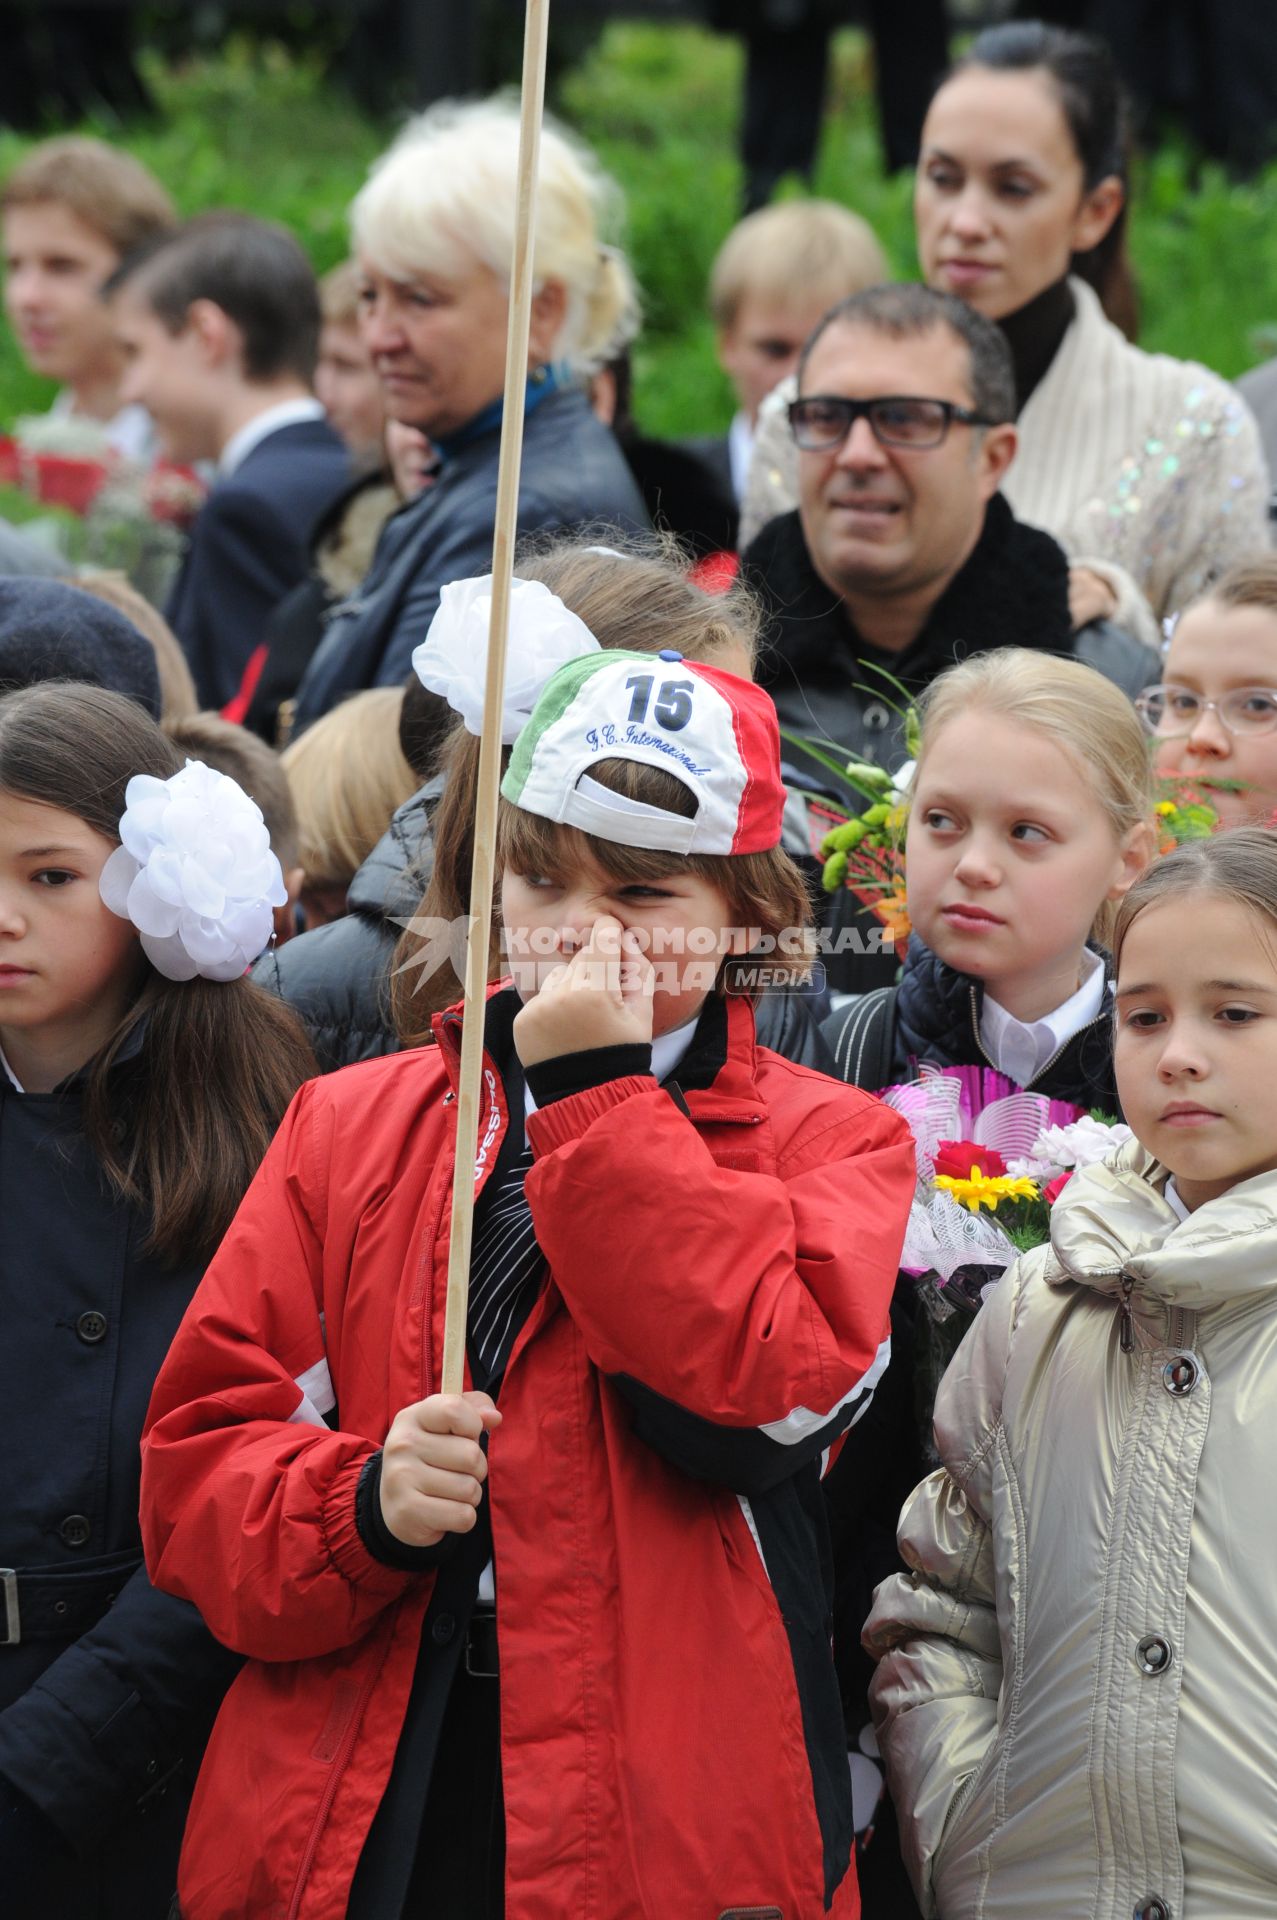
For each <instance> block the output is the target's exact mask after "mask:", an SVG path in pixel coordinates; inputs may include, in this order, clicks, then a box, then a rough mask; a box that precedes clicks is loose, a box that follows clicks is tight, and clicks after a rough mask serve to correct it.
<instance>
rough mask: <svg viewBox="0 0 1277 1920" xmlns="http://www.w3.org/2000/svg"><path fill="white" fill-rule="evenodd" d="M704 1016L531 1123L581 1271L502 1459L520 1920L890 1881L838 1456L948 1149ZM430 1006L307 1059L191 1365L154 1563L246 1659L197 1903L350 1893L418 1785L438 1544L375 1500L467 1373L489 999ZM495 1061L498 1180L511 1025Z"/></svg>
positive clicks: (207, 1293)
mask: <svg viewBox="0 0 1277 1920" xmlns="http://www.w3.org/2000/svg"><path fill="white" fill-rule="evenodd" d="M707 1020H708V1022H709V1023H711V1024H712V1022H713V1021H715V1020H717V1022H718V1023H719V1032H718V1035H717V1061H716V1063H715V1065H714V1067H713V1069H712V1070H711V1071H709V1072H708V1073H707V1075H705V1076H704V1078H705V1084H703V1085H700V1086H697V1085H694V1084H691V1082H692V1080H693V1079H694V1078H695V1076H693V1075H691V1074H688V1073H686V1072H684V1073H682V1075H681V1079H682V1081H684V1082H686V1083H687V1084H685V1085H684V1087H683V1090H682V1092H681V1095H680V1097H679V1098H676V1097H675V1093H674V1090H672V1089H666V1088H663V1087H661V1086H658V1084H657V1082H656V1081H655V1080H654V1079H653V1078H652V1076H651V1075H650V1074H635V1075H632V1076H628V1077H625V1078H623V1079H618V1080H613V1081H610V1082H607V1083H605V1084H604V1085H601V1086H596V1087H593V1088H590V1089H588V1090H586V1091H583V1092H580V1093H577V1094H572V1095H570V1096H568V1097H566V1098H564V1099H561V1100H558V1101H556V1102H554V1103H553V1104H552V1105H550V1106H547V1107H544V1108H541V1109H540V1110H539V1111H537V1112H536V1113H534V1114H533V1115H532V1117H531V1120H530V1121H529V1129H528V1130H529V1135H530V1139H531V1143H532V1146H533V1149H534V1153H535V1162H534V1165H533V1167H532V1170H531V1172H530V1173H529V1175H528V1182H527V1194H528V1199H529V1203H530V1205H531V1209H532V1216H533V1219H534V1221H535V1223H536V1228H537V1234H538V1238H539V1240H540V1243H541V1246H542V1248H543V1249H544V1252H545V1254H546V1258H547V1262H548V1279H547V1281H546V1283H545V1285H544V1287H543V1290H542V1292H541V1294H540V1296H539V1298H538V1300H537V1302H536V1304H535V1305H534V1306H533V1308H532V1311H531V1313H530V1314H529V1317H528V1319H527V1320H526V1321H525V1323H524V1325H523V1327H522V1330H521V1332H520V1334H519V1336H518V1339H517V1342H516V1344H515V1347H514V1350H513V1352H512V1355H511V1358H510V1361H509V1364H508V1366H507V1369H506V1373H505V1377H504V1381H503V1384H502V1388H501V1408H502V1412H503V1414H504V1416H505V1418H504V1422H503V1424H502V1426H501V1428H500V1429H499V1431H497V1432H496V1433H495V1434H494V1435H493V1436H492V1439H491V1444H490V1447H489V1462H490V1471H489V1477H488V1482H487V1488H488V1496H487V1498H488V1507H489V1511H490V1517H491V1524H492V1538H493V1544H494V1556H495V1562H496V1569H497V1585H498V1596H499V1597H498V1610H497V1622H498V1630H499V1636H500V1662H501V1719H502V1778H503V1786H504V1796H505V1815H506V1834H507V1878H506V1888H507V1892H506V1913H507V1916H508V1920H647V1916H650V1915H653V1914H670V1915H675V1914H677V1915H680V1916H681V1915H707V1916H712V1917H714V1920H717V1916H719V1915H722V1914H724V1913H727V1912H730V1911H732V1910H734V1909H737V1908H742V1909H746V1910H757V1911H762V1912H767V1911H770V1910H772V1909H778V1910H779V1911H781V1912H782V1913H783V1914H784V1915H785V1916H786V1920H807V1917H808V1916H813V1917H814V1916H818V1915H820V1914H823V1913H825V1912H826V1911H828V1912H831V1913H833V1914H834V1915H836V1916H838V1920H850V1917H851V1916H855V1915H856V1914H857V1913H858V1911H859V1901H858V1897H857V1893H856V1886H855V1875H854V1872H853V1871H852V1868H851V1864H850V1853H851V1842H852V1832H851V1806H850V1793H849V1786H848V1773H847V1760H846V1750H845V1739H844V1735H843V1729H842V1723H841V1716H840V1713H839V1708H838V1698H837V1689H836V1683H835V1680H834V1675H833V1668H832V1660H831V1655H830V1646H829V1634H830V1602H829V1594H828V1591H827V1579H826V1575H827V1550H826V1541H825V1535H824V1530H823V1528H824V1523H823V1515H822V1513H821V1508H820V1492H819V1486H818V1480H819V1474H820V1462H821V1456H822V1453H823V1452H824V1450H825V1449H826V1448H828V1447H829V1446H830V1445H831V1444H832V1443H833V1442H834V1441H835V1440H836V1439H837V1438H838V1437H839V1436H840V1435H841V1434H842V1432H843V1431H845V1429H846V1428H847V1426H849V1425H850V1423H851V1422H852V1420H853V1419H854V1418H855V1417H856V1415H857V1413H858V1411H861V1410H863V1408H864V1406H865V1405H867V1403H868V1396H869V1394H870V1392H871V1390H872V1388H873V1385H874V1383H875V1382H876V1380H877V1378H878V1377H879V1375H880V1374H881V1372H882V1370H883V1368H884V1367H885V1365H886V1362H887V1359H888V1340H887V1326H888V1303H889V1300H890V1296H891V1289H892V1285H893V1283H894V1280H895V1269H896V1263H897V1259H898V1255H899V1249H900V1245H901V1241H902V1237H903V1230H904V1224H905V1219H906V1216H907V1213H908V1208H909V1203H910V1198H911V1195H912V1192H913V1187H914V1154H913V1147H912V1142H911V1139H910V1136H909V1133H908V1130H907V1128H906V1127H905V1126H904V1124H903V1122H902V1121H901V1120H900V1118H899V1116H898V1115H896V1114H894V1113H892V1112H891V1111H889V1110H888V1109H886V1108H884V1107H881V1106H879V1105H878V1104H877V1103H876V1102H874V1101H873V1100H871V1099H870V1098H869V1097H868V1096H867V1095H865V1094H862V1093H860V1092H858V1091H857V1090H855V1089H852V1088H849V1087H844V1086H842V1085H840V1084H838V1083H837V1082H835V1081H832V1080H829V1079H827V1078H825V1077H824V1076H823V1075H821V1074H814V1073H811V1072H809V1071H807V1070H806V1069H804V1068H802V1067H798V1066H795V1065H793V1064H791V1063H790V1062H789V1061H786V1060H782V1059H781V1058H779V1056H777V1055H774V1054H771V1053H769V1052H767V1051H766V1050H765V1049H761V1048H758V1047H756V1045H755V1041H754V1035H753V1018H752V1012H751V1009H750V1007H749V1005H748V1003H747V1002H745V1001H742V1000H732V1001H730V1002H727V1003H724V1002H721V1001H715V1002H713V1003H711V1006H710V1008H708V1009H707V1015H706V1016H703V1017H702V1023H701V1029H706V1027H707ZM701 1029H698V1034H697V1045H698V1046H699V1045H700V1044H701V1040H702V1030H701ZM436 1032H437V1033H438V1036H439V1039H440V1045H439V1046H438V1047H437V1048H433V1049H426V1050H417V1051H413V1052H410V1053H406V1054H399V1055H395V1056H393V1057H390V1058H387V1059H383V1060H377V1061H370V1062H368V1063H367V1064H365V1065H361V1066H356V1067H351V1068H348V1069H346V1070H345V1071H344V1072H341V1073H337V1074H330V1075H328V1076H326V1077H325V1078H323V1079H321V1080H316V1081H312V1082H310V1083H309V1084H308V1085H307V1086H305V1087H303V1088H302V1090H301V1092H300V1093H299V1094H298V1096H297V1099H296V1100H295V1102H294V1104H293V1106H292V1108H291V1109H290V1111H289V1113H288V1115H287V1116H286V1117H285V1120H284V1123H283V1126H282V1128H281V1130H280V1133H279V1135H278V1136H277V1139H276V1141H275V1144H274V1146H273V1147H272V1149H271V1151H270V1153H269V1154H268V1156H267V1158H266V1161H265V1162H264V1164H263V1167H262V1169H261V1172H260V1174H259V1177H258V1179H257V1181H256V1182H255V1183H254V1186H253V1187H252V1189H251V1190H250V1192H249V1194H248V1197H247V1199H246V1200H245V1203H244V1205H243V1207H242V1209H241V1211H240V1214H239V1216H238V1218H237V1220H236V1222H235V1224H234V1225H233V1227H232V1229H231V1232H230V1234H229V1236H228V1238H227V1240H226V1241H225V1243H224V1245H223V1247H222V1249H221V1251H220V1253H219V1254H218V1255H217V1257H216V1259H215V1260H214V1262H213V1265H212V1267H211V1269H210V1271H209V1273H208V1275H207V1276H206V1279H205V1283H204V1285H203V1286H202V1287H201V1289H200V1292H199V1295H198V1297H197V1299H196V1300H195V1302H194V1303H193V1305H192V1309H191V1311H190V1313H189V1314H188V1316H187V1318H186V1321H185V1322H184V1324H183V1326H182V1328H181V1330H180V1332H179V1334H178V1337H177V1340H176V1342H175V1343H174V1346H173V1349H172V1351H171V1353H170V1356H169V1359H168V1362H167V1363H166V1366H165V1368H164V1371H163V1374H162V1376H161V1379H160V1381H159V1383H158V1385H157V1389H156V1394H155V1398H154V1401H153V1403H152V1408H151V1416H150V1428H149V1437H148V1439H147V1441H146V1445H145V1455H144V1465H143V1480H144V1492H143V1532H144V1537H145V1540H146V1545H147V1555H148V1564H149V1566H150V1568H151V1571H152V1575H153V1577H154V1578H155V1580H156V1581H157V1583H158V1584H159V1585H160V1586H161V1587H162V1588H164V1589H165V1590H167V1591H169V1592H172V1593H180V1594H184V1595H186V1596H187V1597H188V1598H195V1599H196V1600H197V1604H199V1605H201V1606H202V1607H203V1609H204V1610H205V1612H206V1617H207V1618H208V1619H209V1621H210V1624H211V1625H212V1626H213V1628H214V1631H215V1632H217V1633H218V1634H219V1635H220V1636H222V1637H224V1639H225V1640H226V1641H227V1643H228V1644H229V1645H232V1646H234V1647H235V1648H237V1649H238V1650H240V1651H242V1652H243V1653H245V1654H246V1655H247V1656H248V1662H247V1665H246V1667H245V1668H244V1670H243V1673H242V1674H241V1676H240V1678H239V1679H238V1680H237V1682H236V1684H235V1686H234V1688H233V1690H232V1692H231V1694H230V1695H229V1696H228V1698H227V1700H226V1702H225V1705H224V1708H223V1711H222V1714H221V1716H220V1718H219V1720H218V1724H217V1727H216V1729H215V1731H214V1735H213V1741H212V1746H211V1749H210V1752H209V1756H208V1758H207V1761H206V1764H205V1766H204V1768H203V1770H202V1772H201V1775H200V1781H199V1785H198V1788H197V1793H196V1801H195V1806H194V1809H193V1812H192V1816H191V1819H190V1822H189V1824H188V1828H187V1837H186V1843H185V1847H184V1853H183V1863H182V1870H181V1876H180V1881H179V1892H180V1898H181V1906H182V1913H183V1915H184V1920H232V1916H234V1917H235V1920H240V1916H242V1915H244V1914H246V1913H252V1914H272V1915H279V1916H280V1920H283V1917H284V1916H289V1917H290V1920H339V1917H340V1916H344V1914H345V1913H346V1910H347V1900H348V1895H349V1890H350V1886H351V1881H352V1878H353V1876H354V1873H355V1868H356V1865H357V1863H358V1860H359V1856H360V1852H361V1849H362V1847H363V1843H364V1839H365V1836H366V1835H367V1832H368V1829H369V1826H370V1824H371V1822H372V1819H373V1816H374V1814H375V1813H376V1811H377V1807H378V1805H379V1803H380V1801H381V1798H382V1795H383V1793H384V1791H385V1788H386V1783H387V1781H388V1779H389V1777H390V1772H391V1767H392V1764H393V1761H394V1758H395V1749H396V1744H397V1741H398V1738H399V1732H400V1728H401V1725H402V1723H403V1718H404V1711H405V1707H406V1703H407V1700H408V1694H409V1690H410V1688H411V1685H412V1681H413V1675H414V1673H415V1671H416V1668H417V1662H418V1657H419V1652H420V1649H421V1646H422V1623H423V1617H424V1616H425V1615H426V1611H427V1608H428V1606H429V1605H430V1601H431V1595H432V1590H433V1587H434V1584H435V1580H436V1576H435V1574H434V1573H432V1572H422V1573H406V1572H400V1571H398V1570H395V1569H392V1568H390V1567H388V1566H385V1565H383V1564H382V1563H381V1562H380V1561H378V1560H375V1559H373V1558H372V1557H371V1556H370V1554H369V1552H368V1551H367V1549H366V1547H365V1545H364V1543H363V1540H362V1539H361V1536H360V1533H359V1530H358V1527H357V1525H356V1517H355V1502H356V1490H357V1487H358V1483H359V1479H360V1476H361V1474H362V1473H363V1471H364V1468H365V1467H366V1466H367V1464H368V1462H369V1460H370V1458H371V1457H372V1455H373V1454H374V1453H375V1452H376V1450H377V1449H378V1448H379V1446H380V1444H381V1442H382V1440H383V1438H384V1436H385V1434H386V1431H387V1428H388V1427H389V1425H390V1422H391V1420H392V1419H393V1417H394V1415H395V1414H396V1413H397V1412H398V1411H399V1409H400V1408H401V1407H403V1406H405V1405H408V1404H409V1403H411V1402H413V1401H415V1400H417V1399H419V1398H421V1397H422V1396H423V1395H427V1394H430V1393H432V1392H435V1391H437V1390H438V1385H439V1355H440V1350H441V1344H442V1333H443V1301H444V1292H445V1281H446V1272H447V1258H448V1231H449V1203H450V1198H451V1192H452V1181H453V1169H454V1159H453V1140H454V1117H453V1116H454V1113H455V1105H454V1093H453V1088H454V1083H455V1078H456V1072H457V1063H458V1053H459V1044H460V1017H459V1015H458V1014H457V1013H455V1012H454V1013H451V1014H447V1015H443V1016H441V1017H440V1019H439V1020H438V1021H437V1023H436ZM685 1066H686V1063H685ZM483 1085H484V1088H485V1095H484V1107H483V1111H482V1114H481V1120H480V1129H479V1152H478V1159H477V1163H476V1169H475V1172H476V1180H477V1184H478V1185H479V1186H480V1187H482V1184H483V1182H484V1180H485V1179H486V1178H487V1176H488V1174H489V1173H490V1171H491V1168H492V1166H493V1164H494V1161H495V1159H496V1155H497V1151H498V1147H499V1144H500V1140H501V1138H502V1135H503V1133H504V1130H505V1128H506V1125H507V1121H508V1116H507V1113H506V1111H505V1103H504V1095H503V1091H502V1085H501V1079H500V1075H499V1073H498V1071H497V1068H496V1065H495V1062H494V1058H493V1056H492V1055H490V1054H489V1055H487V1056H486V1057H485V1061H484V1074H483ZM455 1626H456V1622H455V1620H454V1619H453V1618H452V1616H451V1615H449V1616H447V1618H446V1620H444V1619H440V1618H435V1619H434V1620H433V1621H432V1622H431V1624H430V1626H429V1627H428V1629H427V1634H428V1636H429V1637H430V1639H431V1640H432V1642H440V1641H441V1637H442V1636H444V1634H445V1630H447V1631H455ZM436 1629H437V1631H436Z"/></svg>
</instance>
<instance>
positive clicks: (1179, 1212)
mask: <svg viewBox="0 0 1277 1920" xmlns="http://www.w3.org/2000/svg"><path fill="white" fill-rule="evenodd" d="M1162 1196H1163V1198H1164V1199H1165V1201H1166V1204H1167V1206H1168V1207H1169V1208H1170V1210H1171V1212H1172V1213H1173V1214H1174V1215H1175V1218H1176V1219H1177V1220H1187V1218H1188V1208H1187V1207H1186V1206H1185V1205H1184V1202H1183V1201H1182V1200H1181V1199H1180V1195H1179V1188H1178V1187H1177V1186H1176V1185H1175V1182H1174V1180H1173V1179H1171V1180H1168V1181H1167V1182H1166V1185H1165V1186H1164V1187H1163V1188H1162Z"/></svg>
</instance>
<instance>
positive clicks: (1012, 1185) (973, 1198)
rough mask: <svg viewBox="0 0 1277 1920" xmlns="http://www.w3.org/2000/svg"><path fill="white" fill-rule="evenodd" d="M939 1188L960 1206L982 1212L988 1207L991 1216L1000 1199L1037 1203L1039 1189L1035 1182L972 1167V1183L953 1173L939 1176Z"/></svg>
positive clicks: (937, 1176) (970, 1180) (937, 1177)
mask: <svg viewBox="0 0 1277 1920" xmlns="http://www.w3.org/2000/svg"><path fill="white" fill-rule="evenodd" d="M936 1185H937V1186H938V1187H942V1188H943V1189H944V1191H945V1192H946V1193H951V1194H952V1195H953V1197H954V1199H955V1200H956V1201H957V1202H958V1203H959V1205H960V1206H964V1207H967V1208H969V1209H970V1211H971V1212H972V1213H979V1211H980V1209H981V1207H987V1208H988V1209H989V1212H990V1213H996V1212H997V1210H998V1202H999V1201H1000V1200H1036V1199H1037V1197H1038V1189H1037V1186H1036V1185H1035V1183H1034V1182H1033V1181H1032V1180H1013V1179H1012V1178H1011V1176H1010V1174H1009V1173H998V1174H986V1173H981V1171H980V1169H979V1167H972V1169H971V1178H970V1179H969V1180H957V1179H955V1178H954V1177H953V1175H952V1174H948V1173H938V1174H937V1175H936Z"/></svg>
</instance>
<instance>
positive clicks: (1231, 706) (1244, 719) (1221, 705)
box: [1135, 686, 1277, 740]
mask: <svg viewBox="0 0 1277 1920" xmlns="http://www.w3.org/2000/svg"><path fill="white" fill-rule="evenodd" d="M1135 705H1136V708H1137V709H1138V712H1139V716H1140V718H1141V720H1142V721H1143V722H1144V725H1145V726H1146V727H1147V728H1148V731H1149V732H1150V733H1154V734H1156V735H1157V736H1158V737H1159V738H1160V739H1163V740H1165V739H1169V738H1171V737H1172V736H1173V735H1175V734H1181V733H1191V732H1192V731H1193V728H1194V727H1195V726H1196V725H1197V723H1198V721H1199V720H1200V719H1201V717H1202V715H1203V714H1204V713H1215V714H1218V716H1219V721H1220V725H1221V726H1224V727H1227V729H1228V731H1229V733H1237V734H1252V733H1271V732H1272V731H1273V729H1274V728H1275V727H1277V687H1234V688H1233V689H1232V691H1231V692H1230V693H1226V694H1224V696H1223V698H1222V699H1219V700H1203V699H1202V696H1201V694H1200V693H1194V692H1193V689H1192V688H1191V687H1176V686H1162V687H1145V689H1144V691H1143V693H1141V694H1140V695H1139V697H1138V699H1137V700H1136V702H1135Z"/></svg>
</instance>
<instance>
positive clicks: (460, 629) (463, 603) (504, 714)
mask: <svg viewBox="0 0 1277 1920" xmlns="http://www.w3.org/2000/svg"><path fill="white" fill-rule="evenodd" d="M491 618H492V576H491V575H490V574H485V575H484V576H483V578H482V579H479V580H453V581H451V582H449V584H448V585H447V586H446V587H445V588H444V589H443V592H442V593H441V594H440V596H439V609H438V612H437V613H436V614H435V617H434V619H433V620H432V621H431V622H430V631H429V632H428V633H427V635H426V637H425V639H424V640H423V641H422V643H421V645H420V646H419V647H418V648H417V649H416V651H415V652H414V654H413V656H412V665H413V671H414V673H415V674H416V676H417V678H418V680H420V682H421V684H422V686H423V687H427V688H428V689H429V690H430V692H431V693H437V694H440V695H441V696H442V698H443V699H445V700H446V701H447V702H448V705H449V706H450V707H451V708H453V710H454V711H455V712H456V713H459V714H460V716H461V719H462V722H463V724H464V726H465V729H466V732H467V733H473V734H475V735H476V736H477V735H478V734H480V733H481V732H482V731H483V692H484V683H485V681H486V679H487V673H488V623H489V621H490V620H491ZM600 651H601V649H600V647H599V643H598V641H597V640H596V639H595V637H594V635H593V634H592V633H591V632H590V629H589V628H588V627H587V626H586V624H585V622H584V620H581V619H578V617H577V615H576V614H575V613H573V612H572V610H571V608H569V607H565V606H564V604H563V602H562V600H560V599H559V597H558V595H557V594H555V593H551V592H550V589H549V588H548V587H547V586H544V585H543V584H542V582H541V581H540V580H519V579H515V581H514V582H513V584H512V587H511V592H510V630H509V639H508V643H507V647H506V669H505V698H504V701H503V703H502V709H501V744H502V745H503V746H506V747H512V746H513V745H514V743H515V741H516V740H517V739H518V737H519V735H520V734H521V733H522V731H523V729H524V727H525V726H526V724H527V722H528V721H529V720H530V719H531V718H532V709H533V707H535V705H536V703H537V700H538V698H539V697H540V693H541V689H542V688H543V687H544V685H545V683H546V681H547V680H548V679H549V678H550V675H551V674H552V673H553V672H555V670H556V669H557V668H559V667H562V666H564V665H566V663H567V662H568V661H569V660H579V659H580V657H581V656H582V654H586V653H598V652H600Z"/></svg>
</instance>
